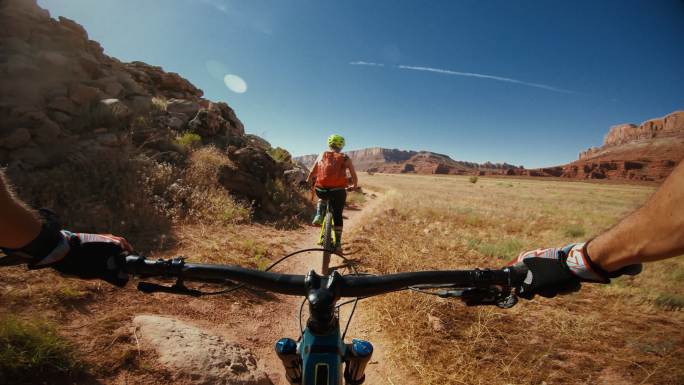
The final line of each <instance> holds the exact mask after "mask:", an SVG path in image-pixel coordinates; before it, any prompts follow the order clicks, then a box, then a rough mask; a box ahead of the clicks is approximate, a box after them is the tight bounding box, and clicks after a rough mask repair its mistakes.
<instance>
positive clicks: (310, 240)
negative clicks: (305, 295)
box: [217, 193, 388, 385]
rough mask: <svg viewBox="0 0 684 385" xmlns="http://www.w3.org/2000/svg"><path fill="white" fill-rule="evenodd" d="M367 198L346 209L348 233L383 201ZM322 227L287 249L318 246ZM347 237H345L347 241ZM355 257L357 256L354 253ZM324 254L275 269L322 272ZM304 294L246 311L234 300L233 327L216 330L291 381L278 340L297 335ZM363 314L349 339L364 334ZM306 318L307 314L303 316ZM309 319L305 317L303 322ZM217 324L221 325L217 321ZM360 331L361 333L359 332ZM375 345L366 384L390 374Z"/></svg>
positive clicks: (274, 375)
mask: <svg viewBox="0 0 684 385" xmlns="http://www.w3.org/2000/svg"><path fill="white" fill-rule="evenodd" d="M367 196H368V197H369V199H368V201H367V202H366V203H365V205H364V207H363V209H362V210H350V209H346V210H345V216H346V217H347V218H348V219H345V233H346V234H347V235H348V234H349V232H350V230H351V229H353V228H355V227H357V226H359V225H360V224H361V223H363V220H364V218H365V217H366V216H367V215H372V213H373V212H374V211H375V210H377V209H378V208H379V207H380V205H381V203H382V201H383V197H382V196H375V197H373V196H374V195H372V194H370V193H369V194H368V195H367ZM319 232H320V228H319V227H311V228H307V229H306V230H304V231H302V232H301V233H299V234H297V235H295V236H294V237H293V239H292V243H291V247H288V248H287V250H288V251H295V250H300V249H305V248H311V247H316V241H317V240H318V236H319ZM344 241H345V239H343V243H344ZM353 257H356V256H353ZM339 262H340V260H339V258H333V260H332V261H331V265H332V266H334V265H336V264H338V263H339ZM320 263H321V256H320V253H316V254H313V253H308V254H303V255H301V256H297V257H292V258H289V259H288V260H286V261H284V262H283V263H282V264H281V265H279V266H277V267H276V268H275V269H274V271H279V272H289V273H293V274H306V273H307V272H308V271H309V270H311V269H314V270H316V271H317V272H320ZM301 302H302V298H299V297H291V296H283V295H276V299H275V300H273V301H269V302H266V303H264V304H262V305H259V306H256V307H251V308H249V311H248V312H247V311H246V309H241V308H240V306H239V303H236V304H235V310H236V312H235V317H234V318H232V319H231V320H229V321H228V323H229V325H230V327H229V330H226V328H225V325H223V326H220V328H221V329H220V330H217V332H219V333H221V334H224V335H228V336H229V337H230V338H231V339H233V340H234V341H237V342H240V343H242V344H243V345H244V346H246V347H248V348H249V349H251V350H252V351H253V352H254V353H255V354H256V355H257V357H258V358H259V360H260V363H261V364H262V365H263V369H264V370H265V371H266V373H268V376H269V377H270V378H271V380H272V381H273V383H274V384H276V385H288V383H287V381H286V380H285V377H284V374H283V369H282V364H281V363H280V361H279V359H278V358H277V356H276V354H275V351H274V348H273V346H274V344H275V342H276V341H277V340H278V339H279V338H282V337H290V338H293V339H295V340H296V339H297V337H298V335H299V334H298V329H299V321H298V312H299V306H300V305H301ZM350 308H351V307H349V306H348V307H347V309H344V311H343V317H342V322H343V324H342V327H344V322H346V314H347V313H348V311H349V310H350ZM361 317H362V314H359V310H358V309H357V313H356V315H355V317H354V321H352V325H351V327H350V331H349V333H348V336H349V337H348V338H347V339H348V340H350V339H351V338H350V337H359V338H363V337H364V336H365V333H363V328H361V327H360V326H359V325H360V322H359V320H360V319H361ZM304 318H306V315H305V316H304ZM305 321H306V320H305V319H304V320H303V322H305ZM217 326H218V325H217ZM357 332H359V334H357ZM372 342H373V343H374V344H375V346H376V352H375V353H374V358H373V361H372V362H374V364H372V365H370V366H369V369H368V374H367V378H368V380H367V381H366V383H367V384H382V383H388V382H387V381H382V379H386V378H387V374H386V371H387V369H386V368H385V367H384V366H383V365H382V362H383V361H382V356H381V355H382V352H381V351H382V349H381V346H378V345H377V344H376V343H375V341H372Z"/></svg>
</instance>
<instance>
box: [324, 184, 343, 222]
mask: <svg viewBox="0 0 684 385" xmlns="http://www.w3.org/2000/svg"><path fill="white" fill-rule="evenodd" d="M316 196H318V197H319V198H321V199H324V200H327V201H328V204H329V205H330V211H332V215H333V221H335V227H342V226H343V224H344V219H343V218H342V210H344V203H345V202H346V201H347V190H345V189H344V188H333V189H325V188H320V187H316Z"/></svg>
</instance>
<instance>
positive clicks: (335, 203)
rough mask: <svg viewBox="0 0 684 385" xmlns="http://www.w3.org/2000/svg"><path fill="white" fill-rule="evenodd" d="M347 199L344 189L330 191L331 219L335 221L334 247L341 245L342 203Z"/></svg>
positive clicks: (342, 225)
mask: <svg viewBox="0 0 684 385" xmlns="http://www.w3.org/2000/svg"><path fill="white" fill-rule="evenodd" d="M346 200H347V191H345V190H344V189H340V190H335V191H331V192H330V200H329V202H330V208H331V209H332V213H333V221H334V222H335V227H334V230H335V243H336V244H335V247H337V248H339V247H341V246H342V230H343V228H344V218H343V217H342V212H343V211H344V203H345V201H346Z"/></svg>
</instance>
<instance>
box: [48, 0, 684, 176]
mask: <svg viewBox="0 0 684 385" xmlns="http://www.w3.org/2000/svg"><path fill="white" fill-rule="evenodd" d="M39 4H40V5H42V6H43V7H45V8H47V9H49V10H50V12H51V15H52V16H53V17H56V16H59V15H62V16H66V17H69V18H72V19H74V20H76V21H77V22H79V23H80V24H82V25H84V26H85V28H86V29H87V30H88V32H89V34H90V37H91V38H92V39H94V40H97V41H99V42H100V43H101V44H102V46H103V47H104V49H105V52H106V53H107V54H109V55H112V56H115V57H117V58H119V59H121V60H124V61H132V60H141V61H145V62H147V63H150V64H154V65H160V66H162V67H163V68H164V69H165V70H167V71H173V72H178V73H180V74H181V75H182V76H184V77H185V78H187V79H189V80H190V81H191V82H192V83H194V84H195V85H196V86H198V87H200V88H201V89H203V90H204V92H205V96H206V97H207V98H209V99H212V100H223V101H226V102H228V104H230V105H231V106H232V107H233V108H234V109H235V111H236V112H237V115H238V117H239V118H240V119H241V120H242V121H243V123H244V124H245V128H246V130H247V131H248V132H250V133H254V134H257V135H261V136H263V137H265V138H266V139H267V140H269V141H270V142H271V143H272V144H273V145H277V146H282V147H285V148H287V149H289V150H290V151H291V152H292V153H293V154H295V155H301V154H307V153H314V152H318V151H320V150H321V149H323V147H324V145H325V139H326V137H327V136H328V135H329V134H330V133H333V132H336V133H340V134H342V135H344V136H345V137H346V138H347V144H348V147H347V149H349V150H351V149H358V148H364V147H373V146H381V147H389V148H401V149H413V150H421V149H424V150H431V151H435V152H440V153H445V154H449V155H451V156H452V157H453V158H455V159H459V160H468V161H476V162H484V161H487V160H489V161H494V162H503V161H505V162H509V163H513V164H523V165H525V166H526V167H539V166H547V165H557V164H562V163H567V162H569V161H572V160H574V159H576V157H577V153H578V152H579V151H580V150H582V149H584V148H586V147H589V146H592V145H599V144H600V143H601V141H602V138H603V135H604V134H605V133H606V131H607V130H608V127H609V126H611V125H614V124H618V123H626V122H634V123H640V122H642V121H644V120H646V119H649V118H653V117H659V116H663V115H665V114H667V113H669V112H671V111H674V110H677V109H680V110H681V109H684V48H683V47H684V2H682V1H680V0H655V1H647V0H643V1H629V0H623V1H608V0H601V1H544V0H540V1H509V0H502V1H475V0H473V1H430V2H423V1H379V0H378V1H362V0H345V1H341V0H340V1H317V0H292V1H277V0H252V1H246V0H245V1H229V0H167V1H153V0H117V1H113V0H109V1H104V0H103V1H91V0H39ZM227 74H231V75H235V77H233V78H232V79H233V80H234V81H232V82H228V84H229V85H230V86H231V87H233V89H234V90H236V91H244V92H241V93H240V92H235V91H233V90H231V89H230V88H229V87H228V86H227V85H226V82H224V76H225V75H227ZM238 78H239V79H243V80H244V82H245V84H240V83H239V79H238ZM236 87H237V88H236ZM245 88H246V90H245Z"/></svg>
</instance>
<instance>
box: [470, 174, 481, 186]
mask: <svg viewBox="0 0 684 385" xmlns="http://www.w3.org/2000/svg"><path fill="white" fill-rule="evenodd" d="M478 179H479V178H478V177H477V176H475V175H473V176H471V177H470V178H468V181H469V182H470V183H473V184H475V183H477V180H478Z"/></svg>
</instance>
